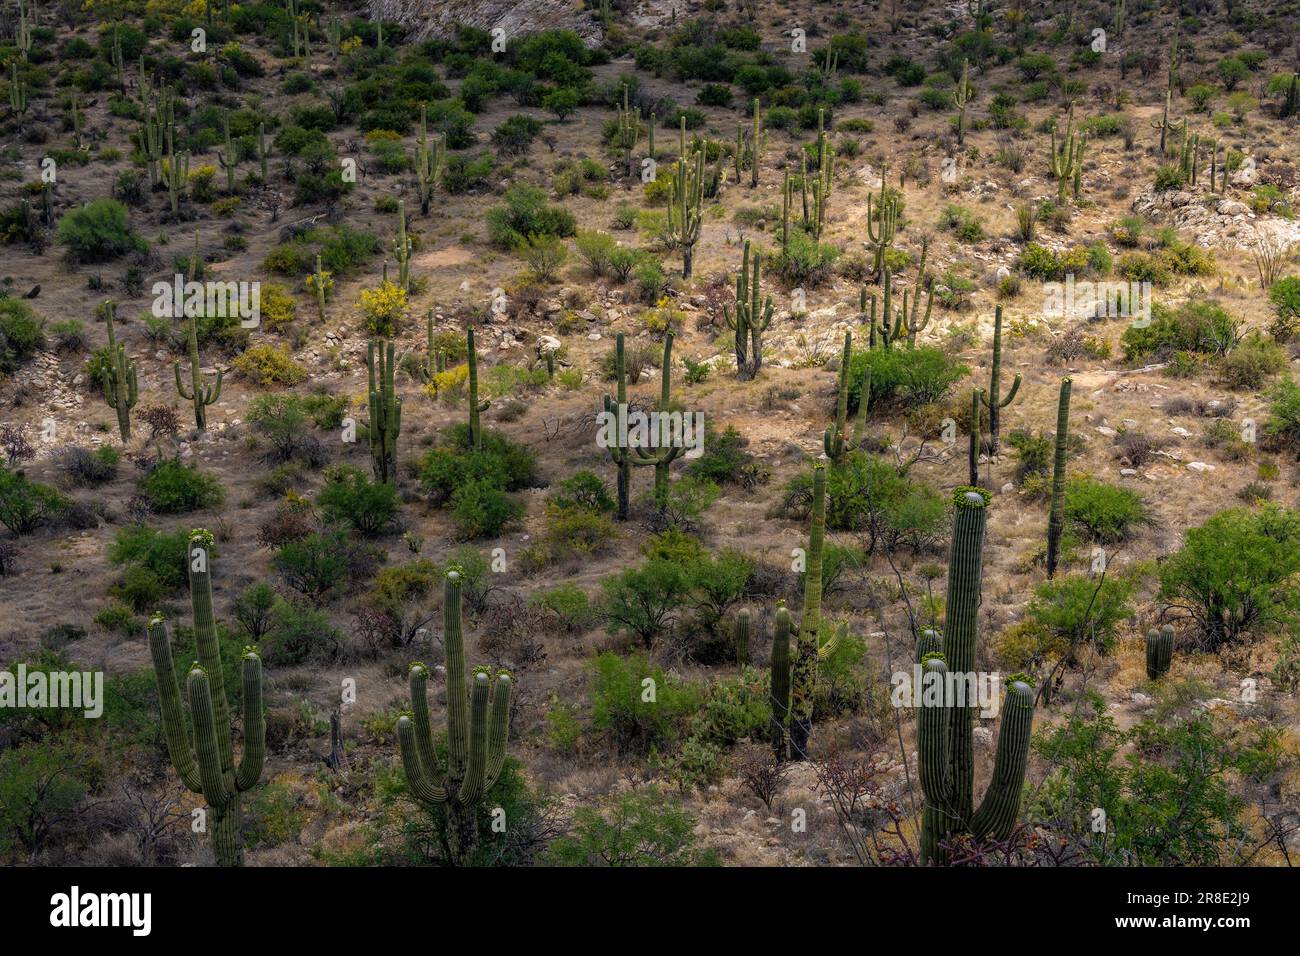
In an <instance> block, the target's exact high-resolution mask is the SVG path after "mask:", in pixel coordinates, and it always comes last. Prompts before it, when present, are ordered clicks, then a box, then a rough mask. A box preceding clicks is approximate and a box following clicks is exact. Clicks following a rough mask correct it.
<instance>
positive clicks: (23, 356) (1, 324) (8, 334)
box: [0, 295, 45, 375]
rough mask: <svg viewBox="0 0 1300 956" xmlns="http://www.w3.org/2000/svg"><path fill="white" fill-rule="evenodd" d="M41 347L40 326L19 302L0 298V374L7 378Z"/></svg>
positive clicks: (35, 318) (20, 300)
mask: <svg viewBox="0 0 1300 956" xmlns="http://www.w3.org/2000/svg"><path fill="white" fill-rule="evenodd" d="M44 346H45V332H44V330H43V323H42V322H41V320H40V319H38V318H37V317H36V313H35V312H33V311H32V307H31V306H30V305H28V304H27V303H26V302H24V301H23V300H22V299H15V298H12V297H11V296H7V295H4V296H0V374H4V375H7V374H9V373H11V372H13V371H14V370H16V369H17V368H18V366H20V365H22V364H23V363H24V362H26V361H27V360H28V359H30V358H31V357H32V356H33V355H35V354H36V351H37V350H38V349H41V348H43V347H44Z"/></svg>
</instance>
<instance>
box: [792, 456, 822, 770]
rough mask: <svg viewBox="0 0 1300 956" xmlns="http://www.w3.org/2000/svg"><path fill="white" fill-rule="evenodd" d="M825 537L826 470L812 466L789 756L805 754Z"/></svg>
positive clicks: (814, 681) (814, 679)
mask: <svg viewBox="0 0 1300 956" xmlns="http://www.w3.org/2000/svg"><path fill="white" fill-rule="evenodd" d="M825 534H826V469H825V467H824V466H822V465H821V464H817V465H814V466H813V492H812V526H811V528H810V529H809V532H808V559H807V564H806V566H805V570H804V585H803V611H802V612H801V614H800V618H799V640H798V644H797V647H796V652H795V659H794V668H793V670H792V673H791V679H790V683H791V692H790V711H791V713H790V756H791V759H793V760H802V759H804V758H805V757H807V755H808V737H809V735H810V734H811V733H812V720H813V697H814V695H815V693H816V688H817V661H818V650H819V647H820V642H819V639H818V638H819V635H820V634H821V621H822V540H823V538H824V537H825Z"/></svg>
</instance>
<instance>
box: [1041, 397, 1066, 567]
mask: <svg viewBox="0 0 1300 956" xmlns="http://www.w3.org/2000/svg"><path fill="white" fill-rule="evenodd" d="M1070 386H1071V381H1070V379H1069V378H1063V379H1061V394H1060V398H1059V399H1058V400H1057V405H1056V454H1055V457H1054V459H1053V463H1052V502H1051V510H1050V511H1049V512H1048V516H1047V576H1048V577H1049V578H1050V577H1052V576H1053V575H1054V574H1056V564H1057V560H1058V558H1059V556H1060V551H1061V533H1062V532H1063V531H1064V529H1065V460H1066V452H1067V446H1068V445H1069V441H1070Z"/></svg>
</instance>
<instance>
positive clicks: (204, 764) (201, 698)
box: [149, 529, 266, 866]
mask: <svg viewBox="0 0 1300 956" xmlns="http://www.w3.org/2000/svg"><path fill="white" fill-rule="evenodd" d="M187 554H188V557H187V560H188V561H189V578H190V602H191V604H192V606H193V609H194V643H195V649H196V652H197V654H198V660H196V661H195V662H194V663H193V664H192V665H191V667H190V670H189V674H188V676H187V678H186V681H185V686H186V694H187V696H188V698H189V710H190V722H191V723H192V725H193V731H192V732H191V731H190V729H189V728H188V727H187V726H186V721H185V713H184V710H185V708H184V705H183V704H182V703H181V692H180V687H179V685H178V684H177V681H176V667H175V665H174V664H173V662H172V649H171V640H170V639H169V637H168V635H167V625H166V623H165V622H164V620H163V616H162V615H161V614H155V615H154V616H153V618H152V619H151V620H150V622H149V654H150V656H151V657H152V658H153V669H154V675H155V677H156V678H157V681H158V699H159V702H160V704H161V705H162V719H163V734H164V736H165V738H166V740H167V753H168V755H169V756H170V757H171V762H172V766H173V767H175V768H176V773H177V774H178V775H179V776H180V778H181V782H182V783H183V784H184V785H185V787H186V788H187V789H188V790H191V791H193V792H194V793H201V794H203V799H204V800H206V801H207V803H208V809H209V810H210V811H211V819H210V820H209V821H208V830H209V832H210V833H211V836H212V849H213V851H214V853H215V854H216V859H217V865H218V866H239V865H240V864H241V863H242V862H243V854H244V848H243V841H242V838H241V836H240V823H241V817H242V806H241V797H242V795H243V794H245V793H247V792H248V791H249V790H251V789H253V787H255V786H256V785H257V782H258V780H259V779H260V778H261V776H262V762H263V760H264V759H265V758H266V721H265V716H264V712H263V705H262V661H261V658H259V657H258V656H257V652H256V651H255V650H254V649H253V648H251V647H246V648H244V652H243V655H242V660H241V665H240V666H241V670H242V683H243V693H242V696H241V700H240V703H241V706H242V710H243V717H244V721H243V724H244V728H243V729H244V754H243V758H242V759H241V760H240V761H239V764H238V766H236V764H235V753H234V744H233V742H232V738H231V733H230V705H229V703H228V702H227V700H226V686H225V678H224V674H225V671H224V670H223V669H222V664H221V646H220V643H219V642H218V639H217V627H216V623H215V621H214V620H213V613H212V535H211V534H210V533H209V532H207V531H203V530H201V529H199V530H195V531H192V532H190V539H189V550H188V552H187Z"/></svg>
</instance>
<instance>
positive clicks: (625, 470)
mask: <svg viewBox="0 0 1300 956" xmlns="http://www.w3.org/2000/svg"><path fill="white" fill-rule="evenodd" d="M614 381H615V383H616V385H615V388H616V392H615V395H616V399H611V398H610V397H609V396H608V395H606V396H605V413H606V414H608V415H614V416H615V422H616V423H617V421H618V418H617V416H619V415H621V414H625V412H624V409H626V408H627V368H626V366H625V364H624V356H623V333H622V332H619V333H618V335H617V336H615V338H614ZM615 427H616V428H617V424H616V426H615ZM607 451H608V452H609V457H610V458H611V459H612V460H613V462H614V467H615V468H616V469H617V478H616V484H617V487H618V520H619V521H626V520H627V518H628V499H629V496H630V488H631V484H632V456H631V455H630V454H629V453H628V450H627V448H626V447H625V446H624V445H623V444H621V443H619V442H617V441H616V442H613V443H611V444H610V445H609V447H608V448H607Z"/></svg>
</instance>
